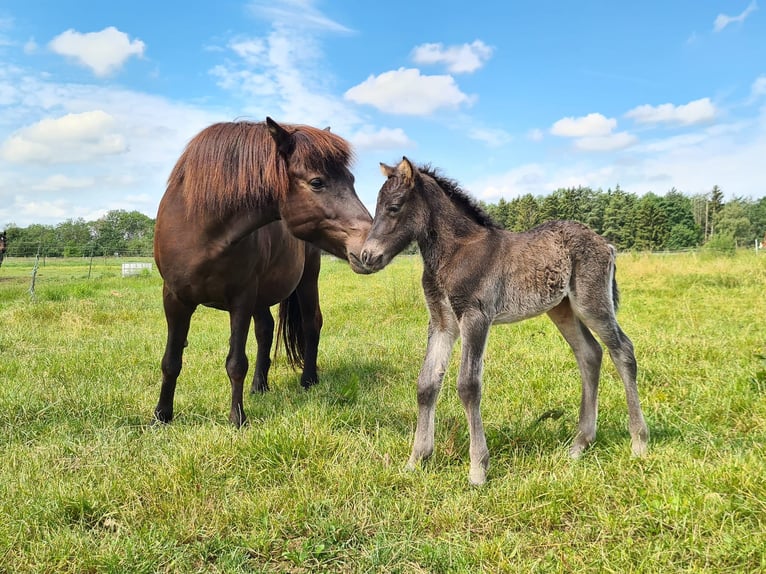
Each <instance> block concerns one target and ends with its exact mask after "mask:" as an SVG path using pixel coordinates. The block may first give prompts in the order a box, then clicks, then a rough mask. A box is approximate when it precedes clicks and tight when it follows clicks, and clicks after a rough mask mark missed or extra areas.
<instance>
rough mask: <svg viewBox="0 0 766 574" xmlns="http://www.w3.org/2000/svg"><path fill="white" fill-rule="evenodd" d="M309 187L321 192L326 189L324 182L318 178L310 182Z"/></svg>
mask: <svg viewBox="0 0 766 574" xmlns="http://www.w3.org/2000/svg"><path fill="white" fill-rule="evenodd" d="M309 185H310V186H311V189H313V190H314V191H319V190H321V189H322V188H323V187H324V182H323V181H322V180H321V179H319V178H318V177H315V178H314V179H312V180H311V181H310V182H309Z"/></svg>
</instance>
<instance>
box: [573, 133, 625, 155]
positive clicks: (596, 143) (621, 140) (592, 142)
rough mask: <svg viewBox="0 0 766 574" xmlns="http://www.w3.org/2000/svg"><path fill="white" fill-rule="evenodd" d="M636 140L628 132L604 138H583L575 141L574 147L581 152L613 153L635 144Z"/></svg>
mask: <svg viewBox="0 0 766 574" xmlns="http://www.w3.org/2000/svg"><path fill="white" fill-rule="evenodd" d="M637 141H638V138H637V137H636V136H634V135H633V134H629V133H628V132H617V133H614V134H609V135H606V136H594V137H584V138H580V139H578V140H576V141H575V144H574V145H575V147H576V148H577V149H580V150H583V151H615V150H618V149H624V148H626V147H629V146H631V145H633V144H634V143H636V142H637Z"/></svg>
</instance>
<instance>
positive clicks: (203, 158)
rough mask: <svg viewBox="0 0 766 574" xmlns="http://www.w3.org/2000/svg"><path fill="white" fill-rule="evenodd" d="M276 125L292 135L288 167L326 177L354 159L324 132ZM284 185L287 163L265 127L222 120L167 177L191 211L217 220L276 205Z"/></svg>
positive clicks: (188, 150)
mask: <svg viewBox="0 0 766 574" xmlns="http://www.w3.org/2000/svg"><path fill="white" fill-rule="evenodd" d="M280 125H281V126H282V127H283V128H284V129H285V130H287V131H288V132H290V134H291V135H292V136H293V141H294V146H293V149H292V152H291V154H290V162H291V163H296V164H301V165H303V166H304V167H305V168H307V169H309V170H315V171H319V172H322V173H330V174H331V173H334V172H337V171H340V170H341V169H343V168H345V167H348V166H349V164H350V163H351V162H352V160H353V151H352V149H351V145H350V144H349V143H348V142H347V141H346V140H344V139H343V138H342V137H340V136H338V135H336V134H334V133H332V132H330V131H329V130H322V129H319V128H315V127H312V126H306V125H291V124H280ZM289 185H290V182H289V177H288V171H287V162H286V160H285V158H284V156H282V155H281V154H280V153H278V151H277V145H276V142H275V141H274V139H273V138H272V137H271V134H270V133H269V129H268V127H267V125H266V123H265V122H250V121H237V122H221V123H217V124H213V125H211V126H209V127H207V128H205V129H204V130H202V131H201V132H199V133H198V134H197V135H196V136H194V138H192V140H191V141H190V142H189V143H188V145H187V146H186V149H185V150H184V152H183V153H182V154H181V157H180V158H178V161H177V162H176V165H175V167H174V168H173V171H172V172H171V173H170V177H169V178H168V188H171V187H177V186H180V187H181V188H182V190H183V196H184V199H185V201H186V205H187V209H188V211H189V212H190V213H192V212H196V213H201V212H208V213H212V214H214V215H217V216H218V217H224V216H225V215H226V214H227V213H230V212H231V211H232V210H234V209H248V208H257V207H260V206H262V205H264V204H265V203H268V202H272V201H279V200H280V199H283V198H284V196H285V194H286V193H287V191H288V188H289Z"/></svg>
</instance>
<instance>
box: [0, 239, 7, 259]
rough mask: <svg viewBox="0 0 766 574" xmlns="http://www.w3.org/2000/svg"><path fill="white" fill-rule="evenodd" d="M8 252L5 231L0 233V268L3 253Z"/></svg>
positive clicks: (3, 257) (3, 256)
mask: <svg viewBox="0 0 766 574" xmlns="http://www.w3.org/2000/svg"><path fill="white" fill-rule="evenodd" d="M7 250H8V238H7V237H6V236H5V231H2V232H0V266H2V264H3V259H5V252H6V251H7Z"/></svg>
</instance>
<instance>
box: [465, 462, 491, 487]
mask: <svg viewBox="0 0 766 574" xmlns="http://www.w3.org/2000/svg"><path fill="white" fill-rule="evenodd" d="M468 482H470V483H471V485H472V486H482V485H483V484H484V483H485V482H487V469H485V468H484V467H483V466H472V467H471V470H470V471H469V472H468Z"/></svg>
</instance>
